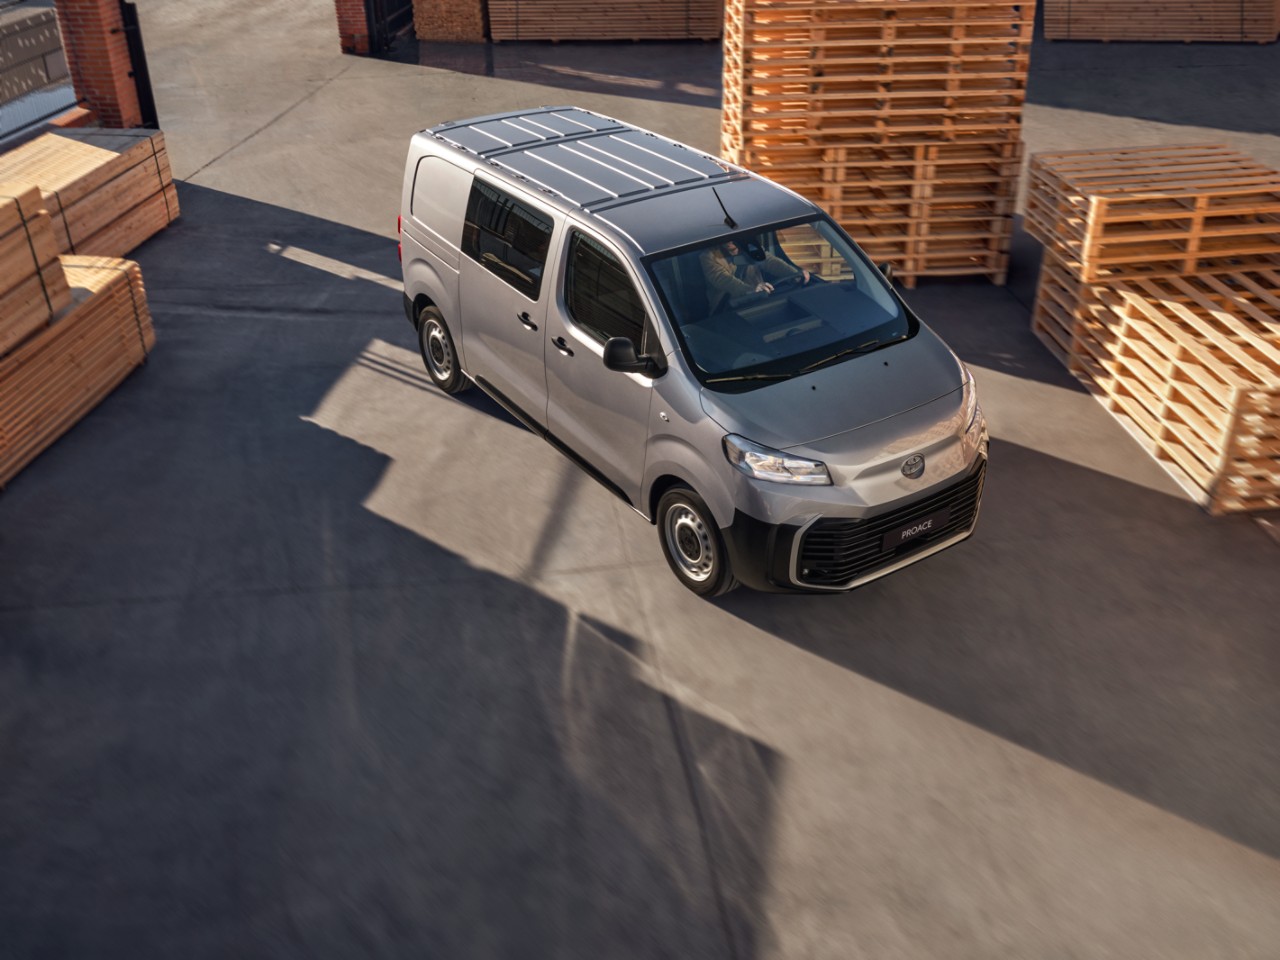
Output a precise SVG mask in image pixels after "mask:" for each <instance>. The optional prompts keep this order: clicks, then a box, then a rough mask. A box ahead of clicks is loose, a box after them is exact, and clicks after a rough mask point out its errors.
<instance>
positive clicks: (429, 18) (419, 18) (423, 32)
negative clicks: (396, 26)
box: [413, 0, 485, 43]
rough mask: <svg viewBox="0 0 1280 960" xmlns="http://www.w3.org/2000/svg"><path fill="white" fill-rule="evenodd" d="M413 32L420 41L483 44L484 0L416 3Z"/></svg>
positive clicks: (448, 0)
mask: <svg viewBox="0 0 1280 960" xmlns="http://www.w3.org/2000/svg"><path fill="white" fill-rule="evenodd" d="M413 30H414V33H416V34H417V36H418V39H419V40H446V41H450V42H454V43H481V42H483V41H484V39H485V15H484V0H413Z"/></svg>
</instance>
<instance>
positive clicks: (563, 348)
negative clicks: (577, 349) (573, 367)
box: [551, 337, 573, 357]
mask: <svg viewBox="0 0 1280 960" xmlns="http://www.w3.org/2000/svg"><path fill="white" fill-rule="evenodd" d="M551 345H552V346H553V347H555V348H556V349H557V350H559V351H560V352H561V353H563V354H564V355H565V356H566V357H572V356H573V351H572V350H571V349H569V344H568V343H566V342H565V339H564V337H556V338H555V339H554V340H552V341H551Z"/></svg>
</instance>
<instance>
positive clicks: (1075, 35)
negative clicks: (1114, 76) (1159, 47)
mask: <svg viewBox="0 0 1280 960" xmlns="http://www.w3.org/2000/svg"><path fill="white" fill-rule="evenodd" d="M1277 34H1280V0H1044V35H1045V37H1046V38H1047V39H1049V40H1178V41H1184V42H1188V41H1197V40H1205V41H1222V42H1228V43H1246V42H1255V43H1270V42H1272V41H1273V40H1275V39H1276V36H1277Z"/></svg>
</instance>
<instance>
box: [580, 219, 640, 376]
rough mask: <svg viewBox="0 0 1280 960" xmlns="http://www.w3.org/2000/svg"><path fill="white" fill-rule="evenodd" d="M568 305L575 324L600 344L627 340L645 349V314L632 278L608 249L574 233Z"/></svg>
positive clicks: (638, 348)
mask: <svg viewBox="0 0 1280 960" xmlns="http://www.w3.org/2000/svg"><path fill="white" fill-rule="evenodd" d="M564 298H565V302H566V304H567V305H568V307H569V316H570V317H572V318H573V322H574V323H576V324H577V325H578V326H580V327H582V328H583V329H584V330H586V331H587V332H588V333H590V334H592V335H593V336H595V337H598V338H599V339H600V340H601V341H604V340H608V339H609V338H610V337H626V338H627V339H628V340H630V341H631V342H632V343H634V344H635V345H636V350H637V351H639V350H641V348H642V342H641V341H642V340H643V338H644V320H645V311H644V306H643V302H642V301H641V299H640V294H639V293H638V292H637V291H636V288H635V284H634V283H632V282H631V276H630V275H629V274H628V273H627V271H626V269H624V268H623V266H622V264H621V263H620V262H619V261H618V258H617V257H615V256H614V255H613V254H612V253H611V252H610V251H609V250H608V249H607V248H606V247H604V246H602V245H601V244H599V243H597V242H596V241H594V240H592V239H591V238H590V237H588V236H585V235H584V234H581V233H578V232H577V231H574V234H573V238H572V239H571V240H570V241H569V268H568V272H567V274H566V277H565V292H564Z"/></svg>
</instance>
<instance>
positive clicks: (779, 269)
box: [760, 253, 809, 283]
mask: <svg viewBox="0 0 1280 960" xmlns="http://www.w3.org/2000/svg"><path fill="white" fill-rule="evenodd" d="M760 272H761V273H762V274H764V275H765V276H766V277H768V278H769V279H770V280H785V279H787V277H794V276H797V275H803V276H804V282H805V283H808V282H809V271H808V270H801V269H799V268H798V267H795V266H793V265H792V264H790V263H787V261H785V260H783V259H782V258H781V257H776V256H774V255H773V254H772V253H770V254H768V255H767V256H766V257H765V258H764V260H763V262H761V264H760Z"/></svg>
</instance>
